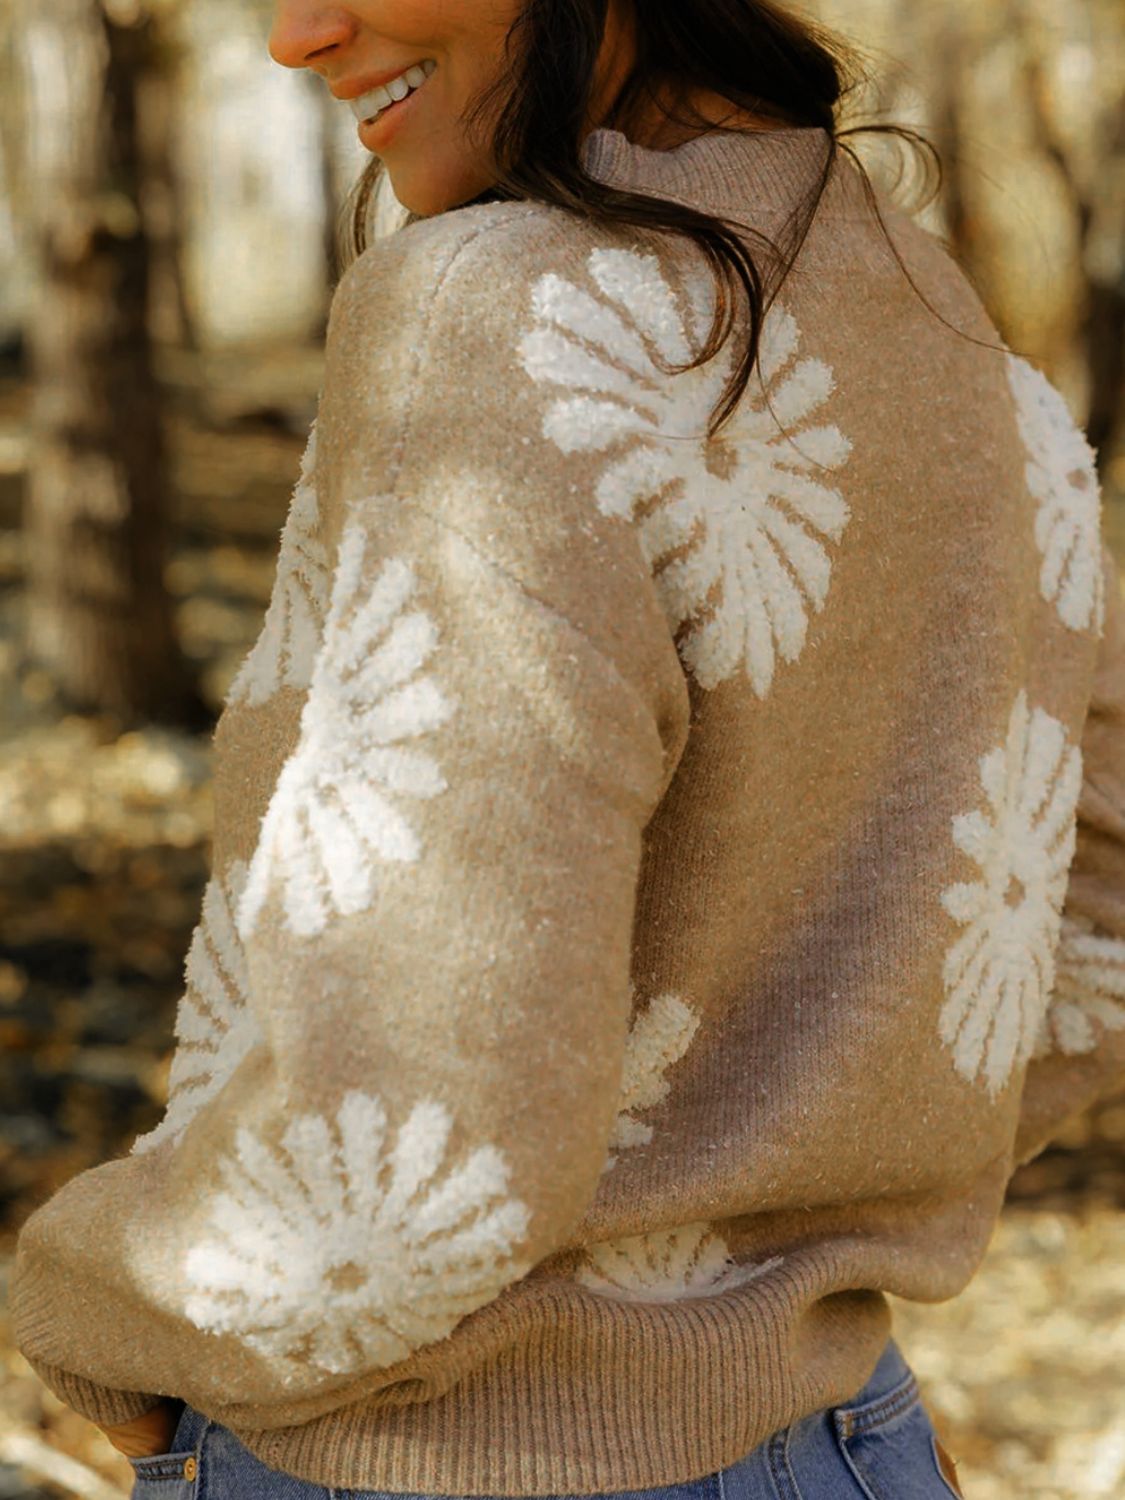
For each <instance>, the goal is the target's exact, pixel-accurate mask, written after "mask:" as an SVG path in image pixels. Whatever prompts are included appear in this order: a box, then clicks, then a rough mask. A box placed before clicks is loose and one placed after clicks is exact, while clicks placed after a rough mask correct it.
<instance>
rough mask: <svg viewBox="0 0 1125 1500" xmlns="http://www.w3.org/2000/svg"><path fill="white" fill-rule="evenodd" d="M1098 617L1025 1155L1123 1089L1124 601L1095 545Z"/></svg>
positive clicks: (1026, 1100)
mask: <svg viewBox="0 0 1125 1500" xmlns="http://www.w3.org/2000/svg"><path fill="white" fill-rule="evenodd" d="M1101 563H1102V573H1103V578H1104V583H1105V592H1104V597H1105V620H1104V627H1103V631H1102V636H1101V640H1100V642H1099V645H1098V654H1097V661H1096V666H1095V672H1094V682H1093V689H1092V693H1091V696H1090V703H1089V708H1088V710H1087V715H1086V720H1085V723H1084V725H1083V729H1082V737H1081V752H1082V771H1083V776H1082V789H1081V792H1080V795H1079V799H1078V820H1077V837H1076V842H1075V852H1074V857H1073V859H1072V861H1071V866H1070V872H1069V876H1068V882H1067V887H1066V897H1065V901H1064V904H1063V912H1062V925H1061V930H1060V935H1059V944H1058V949H1057V952H1056V959H1055V980H1054V986H1053V989H1052V993H1051V997H1050V1000H1049V1003H1048V1006H1047V1009H1046V1013H1045V1015H1044V1018H1043V1024H1042V1028H1041V1031H1040V1034H1039V1038H1038V1042H1037V1046H1036V1052H1035V1054H1034V1056H1033V1057H1032V1060H1031V1061H1030V1063H1029V1064H1028V1069H1027V1074H1026V1077H1025V1081H1024V1089H1023V1095H1022V1100H1021V1112H1020V1120H1019V1129H1018V1132H1017V1136H1016V1141H1015V1147H1014V1161H1015V1164H1016V1165H1022V1164H1023V1163H1025V1162H1027V1161H1030V1160H1031V1159H1032V1158H1033V1157H1035V1156H1037V1155H1038V1154H1039V1152H1040V1151H1042V1150H1043V1148H1044V1147H1045V1146H1046V1145H1048V1144H1049V1142H1050V1140H1051V1138H1052V1137H1053V1135H1055V1134H1056V1132H1057V1131H1058V1129H1059V1128H1060V1127H1061V1126H1062V1125H1063V1123H1064V1122H1065V1121H1066V1120H1068V1119H1069V1118H1070V1117H1071V1116H1073V1115H1075V1114H1077V1113H1079V1112H1080V1111H1081V1110H1083V1109H1086V1108H1088V1107H1089V1106H1090V1105H1092V1104H1095V1103H1097V1102H1098V1101H1099V1100H1100V1099H1103V1098H1107V1097H1109V1096H1110V1095H1112V1094H1115V1093H1118V1092H1123V1091H1125V601H1123V598H1122V586H1121V582H1120V578H1119V571H1118V567H1117V563H1116V561H1115V559H1114V557H1113V555H1112V553H1111V552H1110V550H1109V548H1108V546H1107V545H1106V544H1105V542H1104V541H1103V543H1102V549H1101Z"/></svg>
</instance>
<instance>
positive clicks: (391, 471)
mask: <svg viewBox="0 0 1125 1500" xmlns="http://www.w3.org/2000/svg"><path fill="white" fill-rule="evenodd" d="M519 206H521V207H522V205H519ZM516 217H517V216H516V215H515V214H512V215H505V216H504V217H503V218H502V219H499V220H498V221H496V220H494V221H492V222H490V223H487V224H482V225H481V226H480V227H479V228H477V229H474V230H472V232H471V233H469V234H467V235H465V236H464V237H463V238H462V239H460V240H458V241H457V243H456V244H455V245H454V246H453V248H452V251H451V252H449V253H448V258H447V260H446V262H445V264H444V266H442V268H441V270H440V272H439V274H438V277H437V280H436V281H435V283H434V287H433V290H432V292H431V293H430V296H429V298H428V299H427V301H426V304H425V307H424V309H423V311H422V313H421V317H420V324H421V326H420V328H419V333H418V340H417V344H416V346H415V352H414V358H413V362H412V365H411V369H410V374H409V377H408V385H409V389H408V390H407V392H406V399H405V402H404V409H403V418H402V427H401V430H400V432H399V434H398V436H397V440H396V442H395V444H394V446H393V448H392V450H391V452H390V454H389V455H388V462H387V488H388V490H389V491H390V492H391V493H395V492H396V490H397V484H398V474H399V470H400V468H401V464H402V455H403V453H404V452H405V450H406V444H407V442H408V440H409V438H410V435H411V432H412V430H413V419H414V412H415V408H416V406H417V394H418V374H419V370H420V368H421V363H422V354H423V350H424V349H425V347H426V343H427V341H428V338H429V334H430V330H431V328H432V326H433V322H434V315H435V312H436V309H437V306H438V302H439V301H440V299H441V296H442V294H443V292H444V291H445V288H446V285H447V283H448V282H449V280H450V279H451V277H452V276H453V273H454V271H455V270H456V268H457V266H458V265H459V264H460V263H461V262H462V260H463V258H464V257H465V256H466V254H467V253H468V251H469V249H470V247H471V246H473V245H475V244H476V242H477V241H478V240H481V239H484V238H487V237H488V236H489V235H494V234H499V233H500V232H501V231H502V230H504V229H506V228H507V227H508V225H509V224H511V223H512V222H513V220H514V219H515V218H516ZM522 217H532V218H546V217H548V211H547V210H533V212H532V214H531V215H526V214H525V215H522Z"/></svg>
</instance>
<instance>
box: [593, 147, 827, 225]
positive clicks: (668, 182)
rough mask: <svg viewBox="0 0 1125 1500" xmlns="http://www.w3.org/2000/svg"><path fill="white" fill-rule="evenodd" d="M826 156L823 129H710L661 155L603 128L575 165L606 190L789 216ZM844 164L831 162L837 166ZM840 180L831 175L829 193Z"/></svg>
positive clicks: (733, 212) (717, 209)
mask: <svg viewBox="0 0 1125 1500" xmlns="http://www.w3.org/2000/svg"><path fill="white" fill-rule="evenodd" d="M827 151H828V132H827V131H826V130H823V129H821V128H820V127H818V126H803V127H798V128H793V129H782V130H762V131H757V132H754V133H753V134H747V133H744V132H742V131H735V130H710V131H708V132H706V134H703V135H697V136H693V137H692V138H691V139H690V140H688V141H684V142H682V143H681V144H680V145H679V146H673V147H672V148H671V149H670V150H667V151H654V150H651V149H650V148H648V147H646V146H638V145H636V144H635V143H634V142H633V141H630V140H629V139H628V137H627V136H625V135H623V134H622V133H621V131H620V130H611V129H606V128H604V127H602V128H599V129H596V130H592V131H591V132H590V133H589V134H588V135H587V136H586V138H585V140H584V141H583V143H582V147H581V161H582V165H583V167H584V168H585V170H586V171H587V172H588V173H589V175H590V176H591V177H595V178H597V179H598V181H599V182H604V183H606V184H607V185H609V186H612V187H624V188H629V189H632V190H635V191H637V192H641V193H646V194H650V195H652V196H656V197H662V198H669V199H673V200H675V201H677V202H681V203H684V204H687V205H689V206H691V207H693V208H697V207H702V208H704V209H706V210H707V211H708V212H711V213H717V214H719V215H723V216H733V217H735V218H738V217H739V214H740V212H742V213H746V212H752V213H753V214H754V215H755V216H757V215H759V214H765V215H770V214H788V213H790V212H791V211H792V210H793V209H794V207H795V206H796V205H797V203H798V202H799V201H800V200H802V199H803V198H804V196H805V194H806V193H807V192H808V191H809V190H810V189H811V188H812V187H813V185H814V184H815V183H816V181H817V180H818V178H819V176H820V173H821V172H822V171H823V169H824V161H825V157H826V154H827ZM843 161H846V158H843V157H838V158H837V168H839V166H840V165H841V162H843ZM839 177H840V173H839V171H838V170H837V172H836V173H835V174H834V178H833V179H832V180H830V183H829V189H831V188H832V186H833V182H834V181H837V180H838V179H839ZM830 196H833V197H834V196H835V195H834V194H831V195H830V192H829V190H826V193H825V197H826V199H828V198H829V197H830ZM825 206H827V205H825Z"/></svg>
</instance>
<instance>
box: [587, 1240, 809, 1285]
mask: <svg viewBox="0 0 1125 1500" xmlns="http://www.w3.org/2000/svg"><path fill="white" fill-rule="evenodd" d="M783 1259H784V1257H783V1256H780V1255H774V1256H771V1257H770V1258H769V1259H768V1260H765V1261H759V1262H743V1263H739V1262H737V1261H734V1260H733V1259H732V1258H731V1254H730V1250H729V1249H728V1247H727V1243H726V1241H725V1240H724V1239H723V1238H722V1236H721V1235H719V1234H717V1233H716V1232H715V1231H714V1229H713V1228H712V1226H711V1225H710V1224H707V1223H698V1224H684V1225H680V1226H678V1227H677V1228H675V1229H667V1230H657V1231H655V1232H653V1233H652V1234H636V1235H629V1236H627V1237H624V1238H622V1239H618V1240H604V1241H602V1242H601V1243H600V1244H597V1245H593V1246H591V1247H590V1249H589V1250H588V1251H586V1252H585V1254H584V1255H583V1258H582V1260H581V1261H580V1262H579V1265H578V1268H577V1270H576V1271H575V1280H576V1281H578V1282H580V1283H581V1284H582V1285H583V1286H585V1287H586V1288H588V1289H589V1290H590V1291H592V1292H595V1293H597V1295H598V1296H601V1297H609V1298H612V1299H614V1300H615V1301H621V1302H682V1301H685V1300H687V1299H688V1298H691V1297H715V1296H718V1295H719V1294H720V1293H721V1292H726V1291H730V1290H731V1288H733V1287H738V1286H744V1285H745V1284H746V1283H747V1282H749V1281H753V1280H755V1279H756V1278H757V1277H759V1276H761V1275H763V1274H764V1273H765V1272H767V1271H771V1270H773V1268H774V1267H775V1266H779V1265H780V1264H781V1262H782V1260H783Z"/></svg>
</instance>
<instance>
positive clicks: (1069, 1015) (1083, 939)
mask: <svg viewBox="0 0 1125 1500" xmlns="http://www.w3.org/2000/svg"><path fill="white" fill-rule="evenodd" d="M1107 1031H1125V942H1123V941H1122V940H1121V939H1120V938H1115V937H1112V936H1111V935H1110V934H1109V933H1108V932H1105V931H1103V930H1102V929H1101V928H1099V927H1098V926H1097V925H1096V924H1095V923H1094V922H1092V921H1090V919H1089V918H1088V917H1080V916H1076V915H1071V914H1069V913H1067V912H1064V914H1063V919H1062V928H1061V931H1060V935H1059V945H1058V949H1057V951H1056V953H1055V987H1054V990H1053V992H1052V994H1051V999H1050V1003H1049V1004H1048V1006H1047V1009H1046V1011H1045V1012H1044V1015H1043V1022H1042V1025H1041V1027H1040V1031H1039V1036H1038V1038H1037V1039H1036V1045H1035V1050H1034V1052H1033V1054H1032V1055H1033V1056H1034V1057H1035V1058H1042V1057H1047V1056H1049V1055H1050V1054H1051V1053H1052V1052H1062V1053H1066V1054H1069V1055H1074V1054H1077V1053H1081V1052H1092V1051H1093V1049H1094V1048H1095V1047H1096V1046H1097V1044H1098V1038H1099V1035H1100V1034H1102V1033H1104V1032H1107Z"/></svg>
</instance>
